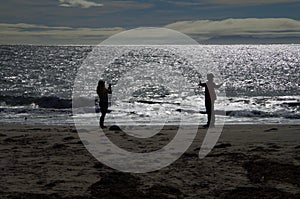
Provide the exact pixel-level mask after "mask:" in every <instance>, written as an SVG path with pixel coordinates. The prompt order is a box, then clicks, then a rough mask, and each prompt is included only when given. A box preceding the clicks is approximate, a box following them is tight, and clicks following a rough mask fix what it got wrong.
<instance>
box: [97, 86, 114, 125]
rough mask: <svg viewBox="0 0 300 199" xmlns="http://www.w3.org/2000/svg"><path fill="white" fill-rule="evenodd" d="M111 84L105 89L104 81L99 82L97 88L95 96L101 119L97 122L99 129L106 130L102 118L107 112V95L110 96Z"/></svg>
mask: <svg viewBox="0 0 300 199" xmlns="http://www.w3.org/2000/svg"><path fill="white" fill-rule="evenodd" d="M111 93H112V91H111V84H109V85H108V89H107V88H105V81H103V80H99V82H98V86H97V94H98V96H99V100H100V102H99V106H100V111H101V117H100V121H99V125H100V127H101V128H106V126H104V118H105V115H106V113H107V110H108V94H111Z"/></svg>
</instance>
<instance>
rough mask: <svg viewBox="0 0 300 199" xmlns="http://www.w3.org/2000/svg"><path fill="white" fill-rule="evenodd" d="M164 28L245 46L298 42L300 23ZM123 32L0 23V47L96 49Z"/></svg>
mask: <svg viewBox="0 0 300 199" xmlns="http://www.w3.org/2000/svg"><path fill="white" fill-rule="evenodd" d="M165 28H169V29H173V30H177V31H179V32H182V33H185V34H187V35H189V36H191V37H192V38H194V39H195V40H197V41H198V42H200V43H213V42H211V41H216V40H218V43H222V42H223V41H225V40H226V39H228V38H229V39H230V43H239V42H240V41H242V42H244V41H243V40H244V38H246V39H247V38H248V39H249V38H250V39H256V41H255V42H256V43H257V41H258V40H259V41H258V42H261V41H263V42H262V43H279V42H283V43H299V42H300V36H299V35H300V21H299V20H293V19H288V18H262V19H257V18H246V19H226V20H219V21H214V20H196V21H179V22H176V23H172V24H168V25H166V26H165ZM125 30H126V29H125V28H122V27H114V28H73V27H62V26H58V27H56V26H45V25H35V24H26V23H19V24H6V23H2V24H1V23H0V44H53V45H58V44H86V45H89V44H94V45H96V44H99V43H100V42H102V41H103V40H105V39H107V38H108V37H110V36H112V35H114V34H117V33H120V32H122V31H125ZM236 39H239V40H236ZM251 42H252V41H250V43H251ZM223 43H226V41H225V42H223ZM227 43H228V42H227Z"/></svg>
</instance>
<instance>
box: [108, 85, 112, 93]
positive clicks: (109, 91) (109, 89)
mask: <svg viewBox="0 0 300 199" xmlns="http://www.w3.org/2000/svg"><path fill="white" fill-rule="evenodd" d="M107 92H108V94H111V93H112V91H111V84H108V89H107Z"/></svg>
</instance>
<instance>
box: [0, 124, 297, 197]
mask: <svg viewBox="0 0 300 199" xmlns="http://www.w3.org/2000/svg"><path fill="white" fill-rule="evenodd" d="M177 128H178V127H176V126H166V127H164V129H163V131H162V132H161V133H160V134H159V135H157V136H156V137H155V139H156V140H153V141H152V142H149V143H148V144H147V149H145V147H144V148H143V147H135V149H136V150H140V151H138V152H147V151H148V150H150V151H153V150H157V149H159V148H160V147H162V146H163V145H164V144H166V142H168V141H170V140H171V139H172V138H173V136H174V134H176V130H177ZM106 133H107V135H108V137H110V139H111V140H113V141H114V142H119V144H120V145H122V144H123V145H124V146H122V147H124V148H128V149H130V147H131V146H133V145H134V146H137V145H138V144H139V143H137V142H138V141H137V140H131V142H128V144H127V145H126V144H124V142H123V141H122V139H124V136H125V138H126V135H124V134H122V133H121V132H119V131H116V130H111V131H108V130H107V131H106ZM205 133H206V130H205V129H201V128H199V130H198V135H197V137H196V139H195V140H194V142H193V144H192V145H191V146H190V148H189V149H188V150H187V151H186V152H185V153H184V155H182V156H181V157H180V158H179V159H178V160H177V161H175V162H174V163H172V164H171V165H170V166H168V167H165V168H163V169H161V170H158V171H154V172H150V173H143V174H132V173H122V172H119V171H116V170H114V169H111V168H110V167H108V166H105V165H103V164H102V163H100V162H98V161H97V160H96V159H95V158H94V157H93V156H92V155H91V154H90V153H89V152H88V151H87V150H86V148H85V147H84V145H83V143H82V142H81V140H80V139H79V137H78V134H77V131H76V129H75V127H73V126H25V125H23V126H22V125H4V126H1V127H0V143H1V144H0V171H1V177H0V178H1V179H0V181H1V183H0V197H1V198H115V199H117V198H122V199H124V198H125V199H126V198H151V199H154V198H300V125H227V126H225V127H224V129H223V133H222V135H221V137H220V139H219V141H218V143H217V145H216V146H215V147H214V149H213V150H212V151H211V153H209V154H208V155H207V156H206V157H205V158H204V159H199V158H198V153H199V147H200V146H201V142H202V139H203V135H205ZM120 137H122V139H121V138H120ZM130 143H131V144H130ZM132 143H134V144H132Z"/></svg>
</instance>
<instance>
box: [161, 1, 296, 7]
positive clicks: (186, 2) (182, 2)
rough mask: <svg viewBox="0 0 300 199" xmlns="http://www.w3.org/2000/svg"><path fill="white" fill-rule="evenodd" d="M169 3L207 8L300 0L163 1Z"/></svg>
mask: <svg viewBox="0 0 300 199" xmlns="http://www.w3.org/2000/svg"><path fill="white" fill-rule="evenodd" d="M163 1H165V2H167V3H171V4H175V5H178V6H207V5H211V4H214V5H240V6H242V5H261V4H277V3H285V4H286V3H295V2H300V0H188V1H183V0H163Z"/></svg>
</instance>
